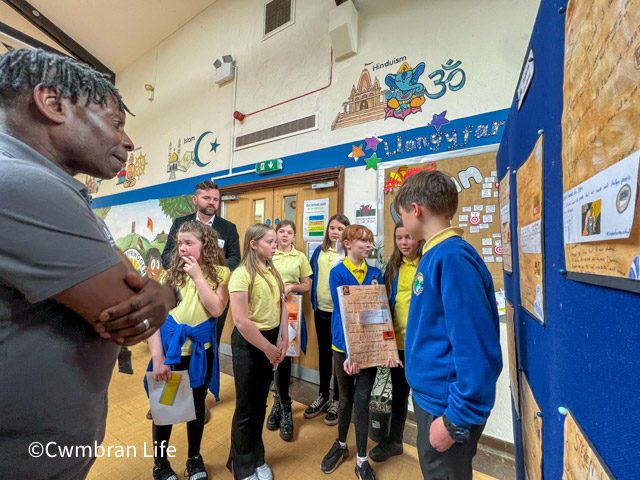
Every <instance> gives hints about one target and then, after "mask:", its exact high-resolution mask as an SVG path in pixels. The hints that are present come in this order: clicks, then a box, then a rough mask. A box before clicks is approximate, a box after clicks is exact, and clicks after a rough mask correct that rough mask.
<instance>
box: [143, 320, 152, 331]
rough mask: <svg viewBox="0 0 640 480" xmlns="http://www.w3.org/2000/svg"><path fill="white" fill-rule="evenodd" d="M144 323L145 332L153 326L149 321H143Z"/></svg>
mask: <svg viewBox="0 0 640 480" xmlns="http://www.w3.org/2000/svg"><path fill="white" fill-rule="evenodd" d="M142 323H144V330H145V331H147V330H149V327H150V326H151V324H150V323H149V320H147V319H146V318H145V319H144V320H143V321H142Z"/></svg>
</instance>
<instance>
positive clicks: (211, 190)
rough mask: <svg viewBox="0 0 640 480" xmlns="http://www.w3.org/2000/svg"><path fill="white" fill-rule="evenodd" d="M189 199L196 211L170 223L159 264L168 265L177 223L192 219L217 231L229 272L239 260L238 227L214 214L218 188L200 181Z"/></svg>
mask: <svg viewBox="0 0 640 480" xmlns="http://www.w3.org/2000/svg"><path fill="white" fill-rule="evenodd" d="M192 198H193V204H194V205H195V206H196V213H192V214H191V215H185V216H184V217H179V218H176V219H175V221H174V222H173V225H171V230H170V231H169V237H168V238H167V243H166V245H165V246H164V250H163V251H162V267H163V268H164V269H165V270H167V269H168V268H169V264H170V263H171V254H172V252H173V246H174V245H175V241H176V234H177V232H178V229H179V228H180V225H182V224H183V223H184V222H188V221H190V220H191V221H194V220H195V221H199V222H202V223H206V224H208V225H209V226H211V227H212V228H213V229H214V230H215V231H216V233H217V234H218V244H219V245H220V248H222V250H223V251H224V256H225V259H226V260H227V267H229V269H230V270H232V271H233V270H234V269H235V268H236V267H237V266H238V263H240V237H239V236H238V229H237V228H236V226H235V224H234V223H231V222H229V221H228V220H225V219H224V218H222V217H220V216H219V215H216V213H217V212H218V208H220V188H219V187H218V185H216V184H215V183H213V182H212V181H211V180H206V181H204V182H200V183H198V184H197V185H196V192H195V194H194V195H193V197H192ZM228 309H229V307H228V306H227V308H226V309H225V311H224V313H223V314H222V315H220V317H219V318H218V326H217V340H218V345H220V337H221V336H222V329H223V328H224V322H225V320H226V318H227V311H228Z"/></svg>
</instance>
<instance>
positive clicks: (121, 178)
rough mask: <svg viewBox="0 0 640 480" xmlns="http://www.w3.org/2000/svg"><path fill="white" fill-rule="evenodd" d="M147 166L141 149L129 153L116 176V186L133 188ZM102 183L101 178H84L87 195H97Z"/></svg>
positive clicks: (145, 156)
mask: <svg viewBox="0 0 640 480" xmlns="http://www.w3.org/2000/svg"><path fill="white" fill-rule="evenodd" d="M148 164H149V162H148V161H147V154H146V153H143V152H142V147H138V148H136V149H135V150H134V151H133V152H129V158H128V159H127V162H126V163H123V164H122V168H121V169H120V171H119V172H118V174H117V175H116V179H117V182H118V183H117V185H122V187H123V188H130V187H133V186H134V185H135V184H136V183H137V182H138V180H139V179H140V177H141V176H142V175H144V174H145V173H146V168H147V165H148ZM103 181H104V180H103V179H102V178H96V177H90V176H85V180H84V184H85V185H86V186H87V188H88V189H89V194H91V195H93V194H95V193H98V190H100V184H101V183H102V182H103Z"/></svg>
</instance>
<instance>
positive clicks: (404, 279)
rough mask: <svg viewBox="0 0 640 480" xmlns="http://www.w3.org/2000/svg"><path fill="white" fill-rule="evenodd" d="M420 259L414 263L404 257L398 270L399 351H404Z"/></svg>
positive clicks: (395, 316)
mask: <svg viewBox="0 0 640 480" xmlns="http://www.w3.org/2000/svg"><path fill="white" fill-rule="evenodd" d="M418 263H420V259H419V258H415V259H414V260H413V261H412V262H410V261H409V260H407V257H405V256H404V255H403V256H402V264H400V270H398V288H397V290H396V303H395V305H394V306H393V329H394V330H395V333H396V344H397V345H398V350H404V334H405V332H406V331H407V318H408V317H409V302H410V301H411V292H412V288H413V279H414V278H415V276H416V272H417V270H418Z"/></svg>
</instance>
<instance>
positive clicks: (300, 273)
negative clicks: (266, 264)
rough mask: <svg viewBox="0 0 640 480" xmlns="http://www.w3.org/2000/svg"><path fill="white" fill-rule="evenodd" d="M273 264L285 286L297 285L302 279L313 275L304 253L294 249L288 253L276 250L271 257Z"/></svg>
mask: <svg viewBox="0 0 640 480" xmlns="http://www.w3.org/2000/svg"><path fill="white" fill-rule="evenodd" d="M273 264H274V265H275V267H276V270H278V273H279V274H280V276H281V277H282V282H283V283H284V284H285V286H286V285H297V284H299V283H300V280H302V279H303V278H307V277H310V276H311V275H313V270H311V265H309V260H307V257H306V256H305V254H304V253H302V252H301V251H300V250H296V249H295V248H291V251H290V252H287V253H284V252H281V251H280V250H276V254H275V255H274V256H273Z"/></svg>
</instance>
